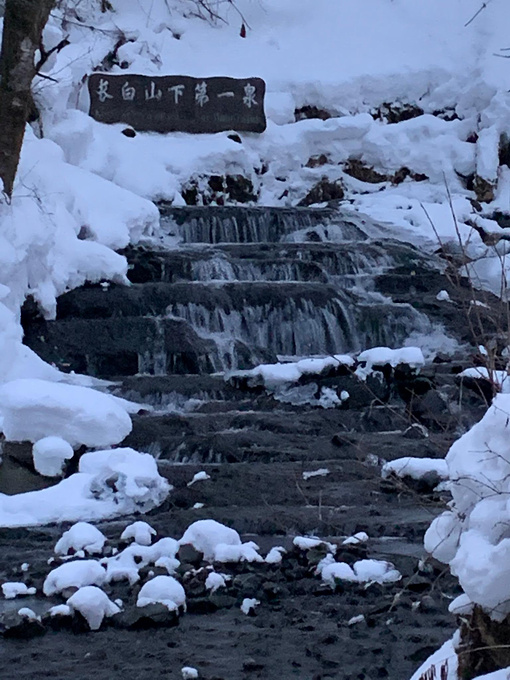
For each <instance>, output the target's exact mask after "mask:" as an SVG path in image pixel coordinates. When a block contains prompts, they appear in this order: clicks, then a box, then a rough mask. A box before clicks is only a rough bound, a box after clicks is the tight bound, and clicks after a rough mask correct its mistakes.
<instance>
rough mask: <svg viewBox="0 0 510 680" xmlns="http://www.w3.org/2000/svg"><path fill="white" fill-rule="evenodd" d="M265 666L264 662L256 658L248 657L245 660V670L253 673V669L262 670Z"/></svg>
mask: <svg viewBox="0 0 510 680" xmlns="http://www.w3.org/2000/svg"><path fill="white" fill-rule="evenodd" d="M263 668H264V664H263V663H260V662H259V661H255V659H253V658H251V657H248V658H247V659H245V660H244V661H243V671H246V672H248V673H251V672H252V671H261V670H262V669H263Z"/></svg>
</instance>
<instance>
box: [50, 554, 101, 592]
mask: <svg viewBox="0 0 510 680" xmlns="http://www.w3.org/2000/svg"><path fill="white" fill-rule="evenodd" d="M105 577H106V571H105V569H104V568H103V567H102V566H101V565H100V564H99V562H96V561H95V560H76V561H74V562H66V563H65V564H61V565H60V566H59V567H57V568H56V569H53V571H50V573H49V574H48V576H47V577H46V578H45V580H44V584H43V593H44V594H45V595H47V596H50V595H55V594H57V593H61V592H62V591H64V590H67V589H68V588H81V587H83V586H91V585H96V586H101V585H102V584H103V583H104V581H105Z"/></svg>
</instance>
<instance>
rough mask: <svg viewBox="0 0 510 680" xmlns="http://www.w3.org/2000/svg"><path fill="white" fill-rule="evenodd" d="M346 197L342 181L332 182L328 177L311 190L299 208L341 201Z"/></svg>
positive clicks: (299, 204)
mask: <svg viewBox="0 0 510 680" xmlns="http://www.w3.org/2000/svg"><path fill="white" fill-rule="evenodd" d="M344 196H345V192H344V187H343V184H342V182H341V181H340V180H336V181H331V180H330V179H328V178H327V177H323V178H322V179H321V180H320V181H319V182H317V184H315V186H313V187H312V188H311V189H310V191H309V192H308V193H307V195H306V196H305V197H304V198H303V199H302V200H301V201H300V202H299V203H298V206H300V207H306V206H309V205H313V204H314V203H326V202H328V201H341V200H343V198H344Z"/></svg>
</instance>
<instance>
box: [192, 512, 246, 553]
mask: <svg viewBox="0 0 510 680" xmlns="http://www.w3.org/2000/svg"><path fill="white" fill-rule="evenodd" d="M187 543H190V544H191V545H192V546H193V547H194V548H195V549H196V550H200V552H202V553H203V554H204V559H205V560H206V561H208V562H212V561H214V559H215V557H216V548H217V546H221V549H222V550H223V551H224V553H222V554H225V551H226V550H227V546H232V547H233V548H234V549H237V550H238V553H237V554H238V555H239V556H240V553H241V551H242V548H241V545H242V542H241V537H240V536H239V534H238V533H237V531H235V529H230V527H226V526H225V525H224V524H220V523H219V522H216V521H215V520H213V519H200V520H198V521H197V522H193V524H190V525H189V527H188V528H187V529H186V531H185V532H184V534H183V536H182V538H181V540H180V541H179V544H180V545H186V544H187Z"/></svg>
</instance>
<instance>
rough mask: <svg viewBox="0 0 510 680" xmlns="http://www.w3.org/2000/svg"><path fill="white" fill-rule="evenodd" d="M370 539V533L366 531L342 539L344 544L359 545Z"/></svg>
mask: <svg viewBox="0 0 510 680" xmlns="http://www.w3.org/2000/svg"><path fill="white" fill-rule="evenodd" d="M367 541H368V534H367V533H366V532H365V531H358V532H357V533H356V534H354V535H353V536H348V537H347V538H346V539H345V540H343V541H342V545H359V544H360V543H366V542H367Z"/></svg>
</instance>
